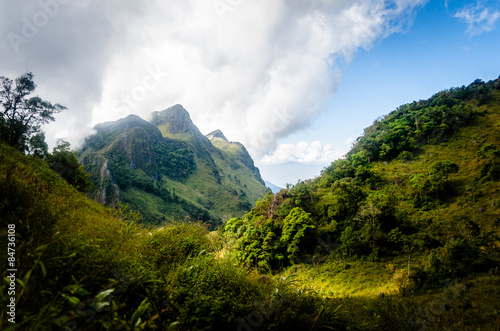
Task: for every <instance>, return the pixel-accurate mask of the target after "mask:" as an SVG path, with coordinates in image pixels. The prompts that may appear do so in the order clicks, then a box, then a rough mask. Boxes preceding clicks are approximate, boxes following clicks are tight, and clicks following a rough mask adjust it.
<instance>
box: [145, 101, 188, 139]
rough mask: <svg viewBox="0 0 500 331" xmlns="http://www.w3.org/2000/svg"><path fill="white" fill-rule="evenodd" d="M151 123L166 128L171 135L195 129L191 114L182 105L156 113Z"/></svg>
mask: <svg viewBox="0 0 500 331" xmlns="http://www.w3.org/2000/svg"><path fill="white" fill-rule="evenodd" d="M151 123H152V124H153V125H156V126H165V127H166V129H167V131H168V133H170V134H177V133H182V132H187V131H191V130H192V129H193V127H194V124H193V121H192V120H191V117H190V116H189V113H188V112H187V110H186V109H184V107H182V106H181V105H175V106H172V107H170V108H167V109H165V110H162V111H157V112H154V113H153V117H152V120H151Z"/></svg>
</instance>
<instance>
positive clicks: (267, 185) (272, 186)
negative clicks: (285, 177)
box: [265, 180, 282, 193]
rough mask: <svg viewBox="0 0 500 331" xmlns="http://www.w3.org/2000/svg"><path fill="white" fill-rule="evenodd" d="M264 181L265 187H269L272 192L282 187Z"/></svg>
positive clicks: (276, 191)
mask: <svg viewBox="0 0 500 331" xmlns="http://www.w3.org/2000/svg"><path fill="white" fill-rule="evenodd" d="M265 183H266V187H267V188H269V189H270V190H271V191H272V192H273V193H278V192H279V191H281V189H282V187H279V186H277V185H274V184H273V183H271V182H268V181H267V180H266V181H265Z"/></svg>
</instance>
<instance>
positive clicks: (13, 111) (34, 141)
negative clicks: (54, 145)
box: [0, 72, 65, 156]
mask: <svg viewBox="0 0 500 331" xmlns="http://www.w3.org/2000/svg"><path fill="white" fill-rule="evenodd" d="M35 88H36V84H35V83H34V81H33V74H32V73H31V72H28V73H25V74H24V75H21V76H19V77H18V78H16V79H15V81H12V80H11V79H9V78H7V77H4V76H0V103H1V104H2V107H3V111H2V112H0V140H2V141H4V142H5V143H7V144H9V145H10V146H13V147H15V148H17V149H18V150H20V151H21V152H23V153H25V152H31V153H32V154H34V155H37V156H44V154H45V153H46V151H47V145H46V144H45V142H44V136H43V133H42V132H41V126H42V125H43V124H47V123H50V122H52V121H54V115H55V114H57V113H58V112H60V111H61V110H63V109H65V107H63V106H61V105H59V104H52V103H50V102H48V101H45V100H42V99H41V98H40V97H38V96H35V97H29V95H30V94H31V93H33V92H34V91H35Z"/></svg>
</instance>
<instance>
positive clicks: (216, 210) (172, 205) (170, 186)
mask: <svg viewBox="0 0 500 331" xmlns="http://www.w3.org/2000/svg"><path fill="white" fill-rule="evenodd" d="M94 129H95V134H93V135H92V136H90V137H88V138H87V139H86V141H85V144H84V146H83V147H82V148H81V150H80V153H79V156H80V157H79V159H80V162H81V163H82V164H83V165H84V167H85V170H86V171H87V172H88V173H89V174H90V178H91V180H92V181H93V183H94V190H93V191H91V192H90V193H89V196H90V197H91V198H92V199H94V200H96V201H99V202H100V203H102V204H105V205H115V206H116V205H118V204H119V203H120V202H123V203H126V204H127V205H129V206H130V208H131V209H133V210H136V211H138V212H140V214H141V215H142V216H143V217H144V219H145V222H147V223H153V224H158V223H161V222H163V221H165V220H170V219H184V218H185V217H186V216H187V217H189V218H190V219H194V220H198V219H200V220H205V221H209V222H210V223H211V224H213V225H215V224H220V222H221V221H227V220H228V219H230V218H231V217H235V216H241V215H243V213H244V212H245V211H248V210H249V209H250V208H252V206H253V205H254V204H255V202H256V201H257V200H258V199H259V198H260V197H262V196H263V194H265V193H266V192H267V188H266V187H265V185H264V181H263V180H262V178H261V177H260V172H259V169H258V168H257V167H255V165H254V162H253V160H252V158H251V157H250V155H249V154H248V152H247V150H246V148H245V147H244V146H243V145H242V144H240V143H237V142H229V141H228V140H227V139H226V138H225V137H224V135H223V134H222V132H221V131H219V130H217V131H214V132H212V133H210V134H208V135H207V136H204V135H203V134H202V133H201V132H200V130H199V129H198V128H197V127H196V125H195V124H194V123H193V122H192V120H191V117H190V116H189V113H188V112H187V111H186V110H185V109H184V108H183V107H182V106H181V105H175V106H173V107H170V108H168V109H166V110H163V111H159V112H154V113H153V115H152V120H151V121H150V122H148V121H145V120H143V119H142V118H140V117H138V116H136V115H130V116H128V117H126V118H123V119H120V120H118V121H115V122H107V123H102V124H98V125H96V126H95V128H94Z"/></svg>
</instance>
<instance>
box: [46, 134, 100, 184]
mask: <svg viewBox="0 0 500 331" xmlns="http://www.w3.org/2000/svg"><path fill="white" fill-rule="evenodd" d="M48 159H49V163H50V167H51V168H52V169H53V170H54V171H55V172H57V173H58V174H59V175H60V176H61V177H62V178H64V179H65V180H66V181H67V182H68V183H69V184H71V185H73V186H74V187H76V189H77V190H79V191H81V192H88V191H90V190H91V189H92V187H93V184H92V182H91V181H90V180H89V175H88V174H86V173H85V171H84V169H83V165H81V164H80V163H79V162H78V158H77V156H76V152H73V151H71V149H70V144H69V142H67V141H60V142H59V143H58V145H57V146H56V147H54V150H53V152H52V154H51V155H50V156H49V157H48Z"/></svg>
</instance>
